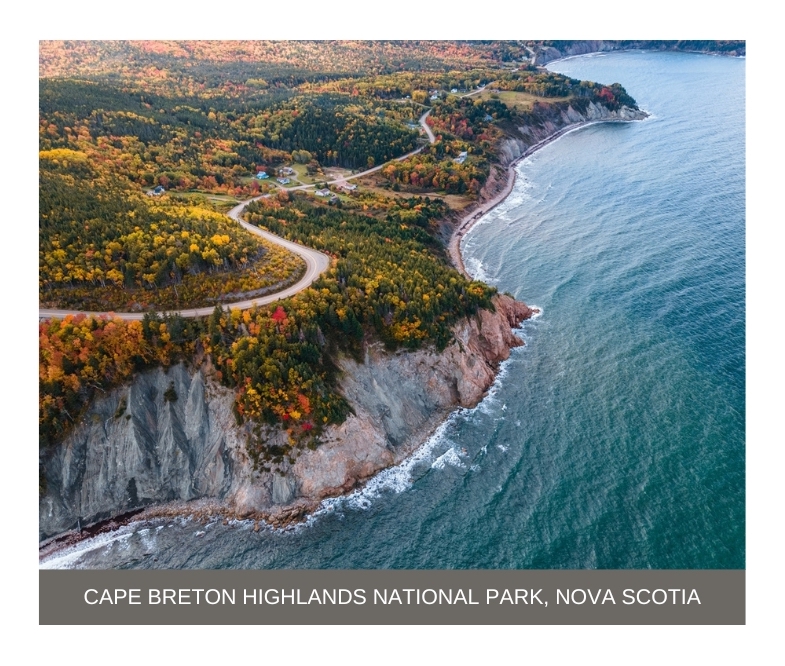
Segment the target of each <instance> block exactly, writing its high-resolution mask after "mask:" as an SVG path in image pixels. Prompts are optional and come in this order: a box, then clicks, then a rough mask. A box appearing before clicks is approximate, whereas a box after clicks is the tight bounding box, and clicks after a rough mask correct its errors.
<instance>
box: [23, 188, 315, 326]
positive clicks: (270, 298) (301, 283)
mask: <svg viewBox="0 0 785 666" xmlns="http://www.w3.org/2000/svg"><path fill="white" fill-rule="evenodd" d="M261 198H262V197H256V198H255V199H250V200H249V201H244V202H243V203H241V204H239V205H237V206H235V207H234V208H232V210H230V211H229V213H228V215H229V217H231V218H232V219H233V220H235V221H236V222H239V223H240V224H241V225H242V226H243V227H244V228H245V229H247V230H248V231H250V232H251V233H252V234H256V235H257V236H261V237H262V238H265V239H266V240H268V241H271V242H273V243H276V244H277V245H281V246H282V247H285V248H286V249H287V250H290V251H292V252H294V253H295V254H297V255H299V256H301V257H302V258H303V259H304V260H305V267H306V268H305V274H304V275H303V276H302V277H301V278H300V279H299V280H298V281H297V282H295V283H294V284H293V285H291V286H290V287H287V288H286V289H283V290H282V291H277V292H275V293H274V294H268V295H266V296H259V297H257V298H251V299H248V300H245V301H236V302H234V303H222V304H221V307H223V308H224V309H225V310H227V309H234V308H239V309H240V310H247V309H249V308H252V307H254V306H255V305H268V304H269V303H274V302H275V301H279V300H281V299H282V298H288V297H289V296H293V295H294V294H296V293H297V292H299V291H302V290H303V289H305V288H306V287H308V286H310V285H311V283H312V282H313V281H314V280H316V278H318V277H319V276H320V275H321V274H322V273H323V272H324V271H325V270H326V269H327V267H328V266H329V265H330V257H328V256H327V255H326V254H322V253H321V252H317V251H316V250H312V249H311V248H309V247H305V246H304V245H300V244H298V243H292V242H291V241H288V240H284V239H283V238H281V237H280V236H276V235H275V234H271V233H270V232H269V231H264V230H262V229H259V228H258V227H255V226H253V225H252V224H249V223H248V222H246V221H244V220H243V219H241V218H240V215H241V214H242V212H243V209H244V208H245V207H246V206H247V205H248V204H249V203H251V201H256V199H261ZM213 310H215V306H214V305H213V306H210V307H206V308H196V309H193V310H174V311H172V314H174V313H177V314H179V315H180V316H181V317H188V318H192V317H205V316H207V315H210V314H212V312H213ZM69 314H70V315H78V314H86V315H94V316H98V315H107V314H113V315H114V316H115V317H119V318H120V319H125V320H127V321H132V320H135V319H136V320H139V319H143V318H144V315H145V313H144V312H114V313H108V312H87V311H84V310H42V309H39V311H38V317H39V319H51V318H53V317H54V318H57V319H62V318H63V317H65V316H66V315H69ZM161 314H162V313H161Z"/></svg>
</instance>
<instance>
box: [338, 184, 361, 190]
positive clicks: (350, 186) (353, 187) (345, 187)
mask: <svg viewBox="0 0 785 666" xmlns="http://www.w3.org/2000/svg"><path fill="white" fill-rule="evenodd" d="M341 189H342V190H345V191H346V192H354V191H355V190H356V189H357V185H353V184H351V183H341Z"/></svg>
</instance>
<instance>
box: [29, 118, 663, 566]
mask: <svg viewBox="0 0 785 666" xmlns="http://www.w3.org/2000/svg"><path fill="white" fill-rule="evenodd" d="M647 115H648V114H646V113H645V112H643V111H638V110H633V109H627V107H623V108H622V109H621V110H620V111H619V112H609V111H608V110H607V109H604V108H603V107H594V106H592V107H590V109H589V113H588V114H579V113H577V112H575V111H574V110H573V109H572V108H569V109H567V110H566V111H563V112H562V113H561V116H560V117H559V118H555V119H554V122H552V123H548V124H546V125H545V126H544V127H542V128H540V129H539V130H538V131H532V130H531V129H530V128H525V129H524V128H519V129H520V136H517V137H516V136H512V137H510V138H508V139H507V140H506V141H505V142H504V143H503V145H502V150H501V156H502V163H501V167H499V166H496V167H494V171H493V172H492V175H491V177H490V178H489V179H488V181H487V182H486V185H485V188H484V189H483V192H482V193H481V197H480V201H479V202H478V203H477V204H476V205H475V206H474V207H473V208H472V209H471V210H469V211H466V212H465V213H464V214H463V216H462V217H461V218H460V219H459V220H458V221H457V223H455V224H454V226H453V228H452V232H451V235H450V241H449V254H450V257H451V259H452V261H453V263H454V264H455V265H456V267H457V268H458V269H459V270H460V271H461V272H462V273H463V274H464V275H466V274H467V273H466V269H465V266H464V265H463V259H462V257H461V254H460V241H461V239H462V238H463V236H464V235H465V234H466V232H467V231H468V230H469V229H470V228H471V227H472V226H473V225H474V224H475V223H476V221H477V220H478V219H480V218H481V217H482V216H483V215H484V214H486V213H487V212H488V211H490V210H491V209H492V208H494V207H495V206H496V205H498V204H499V203H501V201H503V200H504V199H505V198H506V197H507V196H508V195H509V193H510V192H511V190H512V188H513V186H514V183H515V166H516V165H517V164H518V163H519V162H520V160H522V159H524V158H525V157H528V156H529V155H531V154H532V153H534V152H535V151H536V150H538V149H540V148H542V147H543V146H545V145H547V144H548V143H550V142H551V141H554V140H556V139H557V138H559V137H561V136H563V135H564V134H566V133H567V132H570V131H573V130H575V129H578V128H580V127H584V126H586V125H589V124H593V123H596V122H614V121H616V122H620V121H622V122H623V121H629V120H637V119H642V118H645V117H647ZM493 304H494V310H495V311H493V312H492V311H489V310H482V311H480V312H479V313H478V314H477V315H476V316H474V317H472V318H469V319H467V320H464V321H463V322H461V323H459V324H458V325H456V327H455V328H454V331H453V333H454V341H453V343H452V344H451V345H449V346H448V347H447V349H445V350H444V351H443V352H441V353H436V352H435V351H434V350H420V351H416V352H399V353H396V354H388V353H385V352H384V350H383V349H382V348H381V347H379V346H378V345H373V344H370V345H368V346H367V347H366V352H365V359H364V362H363V363H357V362H356V361H354V360H352V359H347V358H345V359H342V360H341V361H340V363H339V364H340V367H341V370H342V377H341V381H340V388H341V391H342V392H343V393H344V395H345V396H346V398H347V399H348V400H349V402H350V403H351V404H352V406H353V409H354V412H355V413H354V414H353V415H351V416H350V417H349V418H347V420H346V421H345V422H344V423H343V424H341V425H339V426H331V427H329V428H327V429H326V432H325V434H324V436H323V438H322V442H321V445H320V446H319V447H318V448H316V449H315V450H306V451H303V452H302V454H301V455H300V456H299V457H298V458H297V460H296V461H295V462H294V463H291V464H290V463H289V462H288V461H287V462H285V463H284V464H283V465H281V466H280V467H279V468H278V469H277V470H276V471H274V472H266V473H260V472H258V471H256V470H254V468H253V464H252V461H251V460H250V458H249V456H248V454H247V452H246V450H245V440H246V438H247V437H248V436H249V434H250V432H249V430H248V427H249V426H248V425H247V424H246V426H244V427H242V426H238V425H237V423H236V422H235V420H234V416H233V413H232V404H233V399H234V398H233V394H232V393H231V391H229V390H228V389H226V388H225V387H222V386H221V385H219V384H218V382H216V381H215V380H214V379H213V378H212V377H211V373H210V369H209V367H207V368H205V367H202V368H186V367H185V366H184V365H182V364H180V365H178V366H175V367H173V368H170V369H168V370H166V371H165V370H164V369H162V368H159V369H156V370H153V371H150V372H147V373H142V374H141V375H140V376H138V377H137V378H136V379H135V380H134V382H132V383H131V384H130V385H129V386H125V387H121V388H118V389H115V390H114V391H111V392H110V393H108V394H107V395H105V396H102V397H101V398H99V399H98V400H96V401H95V403H94V404H93V405H91V407H90V409H89V410H88V412H87V414H86V415H85V418H84V419H83V421H82V422H81V423H80V424H79V426H78V427H77V428H76V429H75V430H74V432H73V433H71V435H70V436H69V437H68V438H67V439H66V441H65V442H63V443H62V444H61V445H60V446H58V447H56V449H55V450H54V451H47V452H42V466H43V469H44V471H45V476H46V478H47V491H46V493H45V494H44V496H43V497H42V498H40V502H39V540H40V555H41V556H42V557H43V556H45V555H47V554H50V553H51V552H52V551H53V550H57V549H59V548H62V547H65V546H67V545H70V544H72V543H74V542H76V541H79V540H80V539H82V538H86V537H90V536H94V535H95V534H99V533H102V532H108V531H112V530H116V529H117V528H118V527H120V526H121V525H123V524H127V523H128V522H132V521H133V522H136V521H143V520H149V519H154V518H163V517H167V518H169V517H174V516H184V515H188V516H192V517H195V518H197V519H201V520H214V519H218V518H223V519H224V520H231V519H243V520H254V521H256V522H257V525H256V529H258V527H259V523H260V521H263V522H264V523H266V524H268V525H271V526H273V527H285V526H287V525H289V524H291V523H293V522H298V521H301V520H303V519H304V518H305V517H307V516H308V515H309V514H311V513H312V512H313V511H315V510H316V509H317V508H318V506H319V505H320V503H321V502H322V500H324V499H326V498H329V497H336V496H340V495H343V494H346V493H348V492H350V491H351V490H353V489H355V488H357V487H359V486H361V485H362V484H364V483H365V482H367V481H368V480H369V479H371V478H372V477H373V476H375V475H376V474H377V473H378V472H380V471H381V470H383V469H386V468H388V467H391V466H393V465H396V464H398V463H400V462H401V461H403V460H404V459H406V458H407V457H408V456H410V455H411V454H412V453H413V452H414V451H416V450H417V449H418V448H419V447H420V446H422V444H423V443H424V442H425V441H427V439H428V438H429V437H430V435H431V434H432V433H433V432H434V430H435V429H436V428H437V427H438V426H439V425H440V424H441V423H442V422H443V421H444V419H445V418H446V417H447V416H448V415H449V414H450V413H451V412H452V411H453V410H454V409H456V408H458V407H473V406H475V405H476V404H478V403H479V402H480V400H482V398H483V397H484V395H485V394H486V392H487V390H488V389H489V388H490V386H491V385H492V383H493V381H494V379H495V378H496V375H497V373H498V368H499V364H500V363H501V362H502V361H504V360H506V359H507V358H508V357H509V354H510V350H511V349H513V348H514V347H518V346H521V345H522V344H523V341H522V340H520V339H519V338H518V337H517V336H515V334H514V333H513V332H512V329H514V328H515V327H517V326H518V325H520V323H521V322H522V321H524V320H525V319H528V318H529V317H531V316H532V315H533V314H535V313H536V310H532V309H530V308H529V307H528V306H526V305H525V304H524V303H521V302H519V301H516V300H515V299H513V298H512V297H510V296H506V295H497V296H496V297H494V301H493ZM167 390H174V391H175V393H176V394H177V395H178V396H181V399H178V400H175V401H171V400H167V399H166V398H165V397H164V394H165V393H166V392H167ZM121 405H123V408H122V409H120V406H121ZM119 412H123V413H122V414H119ZM118 414H119V416H118ZM264 436H265V437H266V439H267V441H268V442H269V443H275V442H276V439H277V438H281V437H284V436H285V434H284V433H282V432H281V431H279V430H277V429H275V428H266V429H265V431H264Z"/></svg>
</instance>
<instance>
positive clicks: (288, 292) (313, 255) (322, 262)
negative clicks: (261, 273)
mask: <svg viewBox="0 0 785 666" xmlns="http://www.w3.org/2000/svg"><path fill="white" fill-rule="evenodd" d="M430 112H431V109H428V110H427V111H426V112H425V113H424V114H422V116H421V117H420V125H421V126H422V128H423V129H424V130H425V134H426V135H427V136H428V141H429V142H430V143H434V142H435V141H436V137H435V136H434V135H433V132H432V131H431V128H430V127H429V126H428V123H426V118H427V117H428V114H429V113H430ZM422 149H423V147H422V146H421V147H419V148H417V149H416V150H413V151H412V152H410V153H406V155H401V156H400V157H396V158H395V160H394V161H397V162H400V161H402V160H405V159H406V158H407V157H411V156H412V155H416V154H417V153H419V152H420V151H421V150H422ZM386 164H388V162H385V163H384V164H380V165H379V166H377V167H373V168H372V169H367V170H366V171H362V172H360V173H356V174H354V175H353V176H346V177H345V178H338V179H337V180H330V181H327V184H328V185H336V184H338V183H343V182H345V181H347V180H353V179H354V178H362V177H363V176H367V175H368V174H371V173H375V172H376V171H379V169H381V168H382V167H384V166H385V165H386ZM311 187H314V186H313V185H298V186H296V187H289V188H281V189H285V190H286V191H289V192H292V191H295V190H306V189H309V188H311ZM268 196H269V195H267V194H265V195H262V196H258V197H255V198H253V199H249V200H248V201H244V202H242V203H241V204H238V205H237V206H235V207H234V208H232V210H230V211H229V212H228V213H227V215H228V216H229V217H230V218H232V219H233V220H234V221H235V222H239V223H240V225H241V226H243V227H244V228H245V229H247V230H248V231H250V232H251V233H252V234H256V235H257V236H261V237H262V238H265V239H267V240H268V241H270V242H271V243H276V244H278V245H280V246H282V247H285V248H286V249H287V250H290V251H291V252H294V253H295V254H297V255H299V256H300V257H302V258H303V260H304V261H305V267H306V268H305V274H304V275H303V276H302V277H301V278H300V279H299V280H298V281H297V282H295V283H294V284H293V285H292V286H291V287H287V288H286V289H283V290H281V291H276V292H275V293H274V294H267V295H266V296H259V297H258V298H252V299H250V300H247V301H236V302H234V303H221V307H222V308H223V309H224V310H232V309H235V308H237V309H240V310H248V309H249V308H252V307H254V306H255V305H268V304H270V303H274V302H275V301H280V300H281V299H282V298H288V297H289V296H294V294H296V293H298V292H300V291H302V290H303V289H305V288H306V287H309V286H311V284H312V283H313V282H314V280H316V278H318V277H319V276H320V275H321V274H322V273H324V271H325V270H326V269H327V267H328V266H329V265H330V257H328V256H327V255H326V254H322V253H321V252H317V251H316V250H312V249H311V248H309V247H306V246H305V245H300V244H299V243H293V242H292V241H288V240H284V239H283V238H281V237H280V236H276V235H275V234H271V233H270V232H269V231H264V230H262V229H259V227H255V226H254V225H252V224H249V223H248V222H246V221H245V220H243V219H242V218H241V217H240V215H241V214H242V212H243V210H244V209H245V207H246V206H247V205H248V204H249V203H251V202H252V201H257V200H259V199H264V198H265V197H268ZM213 310H215V306H214V305H212V306H209V307H206V308H195V309H192V310H171V311H169V312H168V314H178V315H180V316H181V317H186V318H194V317H206V316H207V315H210V314H212V313H213ZM80 314H83V315H87V316H93V317H99V316H102V315H111V316H114V317H118V318H119V319H125V320H126V321H134V320H141V319H144V316H145V314H146V313H145V312H88V311H86V310H52V309H41V308H39V310H38V318H39V319H52V318H55V319H62V318H63V317H65V316H67V315H74V316H76V315H80ZM158 314H167V313H165V312H159V313H158Z"/></svg>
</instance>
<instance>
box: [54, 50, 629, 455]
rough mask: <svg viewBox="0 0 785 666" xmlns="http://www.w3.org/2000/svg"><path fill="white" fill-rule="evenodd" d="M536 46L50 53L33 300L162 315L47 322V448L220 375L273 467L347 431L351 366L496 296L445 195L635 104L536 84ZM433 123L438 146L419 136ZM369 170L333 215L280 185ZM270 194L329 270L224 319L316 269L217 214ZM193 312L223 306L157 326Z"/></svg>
mask: <svg viewBox="0 0 785 666" xmlns="http://www.w3.org/2000/svg"><path fill="white" fill-rule="evenodd" d="M531 44H533V43H531V42H495V41H487V42H394V41H393V42H329V43H324V42H307V41H303V42H242V41H238V42H122V41H118V42H41V45H40V73H41V78H40V80H39V91H40V96H39V299H40V303H41V305H42V306H44V305H46V306H48V307H69V308H73V309H78V310H95V311H100V312H110V311H125V310H136V311H140V312H146V315H145V317H144V319H143V320H142V321H137V322H126V321H123V320H121V319H119V318H114V317H112V316H110V315H105V316H101V317H85V316H83V315H80V316H76V317H72V316H69V317H66V318H65V319H63V320H57V319H51V320H44V321H41V322H40V324H39V351H40V355H39V387H40V392H39V426H40V430H39V433H40V436H39V440H40V444H41V446H44V447H46V446H52V445H54V444H56V443H57V442H59V441H61V440H62V438H63V437H64V436H65V435H66V434H67V433H68V432H69V431H70V430H71V429H72V428H73V427H74V425H75V424H76V423H78V422H79V420H80V417H81V415H82V414H83V413H84V410H85V409H86V407H87V406H88V405H89V403H90V401H91V400H92V399H93V397H94V396H95V395H96V393H97V392H98V393H100V392H105V391H107V390H109V389H110V388H112V387H114V386H117V385H119V384H121V383H122V382H125V381H127V380H129V379H130V378H131V377H132V376H133V375H134V373H136V372H139V371H141V370H143V369H145V368H150V367H154V366H160V365H162V366H164V367H167V366H169V365H171V364H173V363H177V362H180V361H185V362H188V363H193V362H194V359H206V358H209V359H210V362H211V364H212V367H213V368H214V369H215V376H216V378H217V379H218V380H219V381H221V382H223V383H224V384H225V385H226V386H227V387H230V388H231V389H232V390H233V391H234V392H235V396H236V401H235V414H236V418H237V421H238V423H244V424H246V425H247V426H248V427H249V429H250V431H251V432H252V433H253V435H252V436H251V439H250V441H249V444H248V446H249V452H250V453H251V455H252V456H253V457H254V459H255V460H256V462H257V464H258V465H259V466H260V467H268V468H269V467H270V466H275V465H276V464H279V463H280V462H282V461H283V459H284V457H289V458H290V459H292V458H293V457H296V455H297V452H298V451H300V450H302V449H303V447H306V446H307V447H315V446H318V444H319V435H320V433H321V430H322V429H323V428H324V426H325V425H327V424H334V423H340V422H341V421H342V420H343V419H345V418H346V416H347V415H348V414H349V413H350V406H349V405H348V403H347V402H346V400H345V399H344V398H343V396H341V394H340V392H339V390H338V375H337V359H338V358H339V357H340V356H341V355H350V356H354V357H355V358H357V359H358V360H361V359H362V350H363V345H365V344H367V343H368V342H369V341H379V342H381V343H383V344H384V345H385V346H386V348H387V349H389V350H395V349H417V348H422V347H432V348H434V349H436V350H440V349H443V348H445V347H446V346H447V345H448V344H450V342H451V340H452V332H451V331H452V327H453V326H454V324H455V323H456V322H458V321H459V320H460V319H462V318H465V317H470V316H472V315H474V314H475V313H477V312H478V310H479V309H482V308H492V307H493V306H492V302H491V298H492V296H493V295H494V293H495V290H494V289H493V288H492V287H489V286H488V285H486V284H483V283H482V282H477V281H471V280H469V279H467V278H465V277H464V276H463V275H462V274H460V273H459V272H458V271H457V270H455V269H454V268H453V267H452V266H451V265H450V263H449V261H448V259H447V255H446V252H445V248H444V246H443V244H442V241H441V240H440V236H439V233H438V230H439V225H440V223H441V221H442V220H444V218H445V217H446V216H448V215H449V213H450V211H451V209H450V204H448V203H446V202H447V201H448V200H449V197H450V196H457V197H460V198H462V200H463V202H464V204H465V202H466V201H470V200H472V199H476V198H477V197H478V196H479V193H480V190H481V188H482V186H483V184H484V183H485V182H486V180H487V178H488V175H489V173H490V170H491V168H492V165H493V164H494V163H495V162H496V161H498V156H497V148H498V146H499V143H500V142H501V141H502V140H503V138H504V137H505V132H506V131H507V130H508V128H509V127H514V126H516V125H517V126H522V125H526V124H541V123H543V122H544V121H545V118H546V116H547V113H546V111H552V110H557V111H558V110H562V109H565V108H566V107H567V105H569V104H571V105H573V106H574V107H576V108H578V109H585V108H586V106H587V105H588V104H589V102H596V103H598V104H603V105H606V106H608V107H609V108H618V106H619V105H622V104H629V105H633V106H634V104H635V102H634V100H633V99H632V98H631V97H629V95H627V93H626V92H625V91H624V89H623V88H622V87H621V86H619V85H618V84H610V85H601V84H595V83H591V82H585V81H575V80H572V79H569V78H567V77H563V76H560V75H555V74H552V73H550V72H547V71H544V70H541V69H538V68H535V67H533V66H532V65H531V64H530V45H531ZM504 94H516V95H519V96H522V97H521V99H523V100H524V103H520V104H508V103H506V102H505V101H504V99H503V95H504ZM426 111H429V115H428V117H427V123H428V124H429V126H430V128H431V129H432V131H433V132H434V134H435V136H436V140H435V142H434V143H432V144H431V143H428V142H427V141H426V139H425V138H424V136H423V135H422V134H421V133H420V131H419V127H418V125H417V123H418V120H419V118H420V117H421V116H422V115H423V114H424V113H425V112H426ZM417 149H420V150H419V152H418V153H417V154H414V155H411V156H409V157H407V158H406V159H402V160H398V159H397V158H400V157H402V156H404V155H405V154H408V153H410V152H412V151H414V150H417ZM374 166H381V167H382V168H381V169H380V170H378V171H377V172H376V173H375V174H374V175H373V176H372V177H369V179H370V181H371V182H372V184H373V183H377V184H380V185H378V186H366V185H365V181H363V185H362V186H361V187H360V188H359V190H357V191H351V192H348V193H347V192H344V191H341V190H340V188H337V187H335V186H331V190H332V191H328V194H329V195H330V196H329V198H321V199H320V198H319V197H316V196H314V194H313V189H311V190H310V191H308V190H303V191H289V190H288V189H287V188H286V187H284V186H283V184H282V185H281V186H280V187H279V185H278V184H276V183H275V182H274V179H273V178H271V177H272V176H275V175H277V174H276V171H277V169H278V168H280V167H288V168H289V169H290V170H291V172H292V173H294V174H295V175H293V176H292V178H294V179H298V178H305V174H306V171H307V175H308V176H309V177H310V178H311V180H310V181H301V182H304V183H308V184H309V186H312V187H319V186H321V187H322V188H326V183H327V181H328V173H334V170H336V169H337V170H338V173H342V174H349V173H350V171H353V170H354V171H361V170H364V169H367V168H369V167H374ZM295 169H299V170H298V171H296V170H295ZM260 172H265V173H264V175H265V177H266V179H261V178H260V177H259V175H260ZM153 188H157V189H156V190H153ZM261 194H267V195H268V196H266V197H265V198H262V199H259V200H257V201H255V202H254V203H252V204H250V205H248V206H247V208H246V212H245V218H246V220H247V221H248V222H250V223H252V224H255V225H257V226H259V227H263V228H265V229H268V230H270V231H272V232H273V233H275V234H278V235H279V236H282V237H284V238H287V239H290V240H294V241H297V242H300V243H303V244H305V245H307V246H309V247H313V248H316V249H318V250H321V251H322V252H324V253H326V254H328V255H329V256H330V257H331V259H332V264H331V266H330V268H329V269H328V270H327V271H326V272H325V273H323V274H322V275H321V277H320V278H319V279H318V280H317V281H316V282H314V283H313V284H312V285H311V287H309V288H307V289H305V290H303V291H301V292H299V293H298V294H297V295H296V296H293V297H291V298H288V299H285V300H282V301H280V302H278V303H277V304H275V305H273V306H269V307H259V308H255V309H252V310H245V311H240V310H236V309H235V310H231V311H229V310H224V309H222V308H221V306H220V305H221V303H226V302H228V301H231V300H240V298H241V296H243V295H248V294H254V295H256V294H259V293H262V292H264V290H276V289H278V288H280V287H281V286H283V285H286V284H289V283H291V282H292V281H295V280H296V279H297V278H298V277H299V276H300V275H301V273H302V270H303V264H302V261H301V260H300V259H299V258H297V257H295V256H293V255H291V254H290V253H288V252H286V251H284V250H282V249H281V248H279V247H278V246H274V245H272V244H268V243H266V242H263V241H261V240H260V239H258V238H257V237H256V236H254V235H251V234H249V233H247V232H246V231H244V230H243V229H242V228H241V227H239V226H238V225H236V223H234V222H232V221H231V220H229V219H228V218H227V217H226V216H225V215H224V214H223V213H224V212H225V211H226V210H228V208H229V207H231V206H232V205H234V204H236V203H237V202H238V201H241V200H245V199H247V198H250V197H252V196H258V195H261ZM150 195H153V196H150ZM196 305H210V306H212V305H215V306H216V307H215V310H214V311H213V314H212V315H211V316H209V317H206V318H200V319H187V320H186V319H183V318H181V317H179V316H176V315H172V316H160V315H157V314H155V311H161V310H174V309H177V308H186V307H193V306H196ZM118 418H119V416H118ZM261 424H269V425H273V426H275V427H279V428H283V429H284V430H285V431H286V432H287V433H288V435H289V440H288V442H289V443H288V445H287V446H286V447H283V448H280V447H278V448H274V449H273V448H268V447H266V445H265V444H264V441H263V437H262V436H261V431H260V429H259V428H260V426H261Z"/></svg>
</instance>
